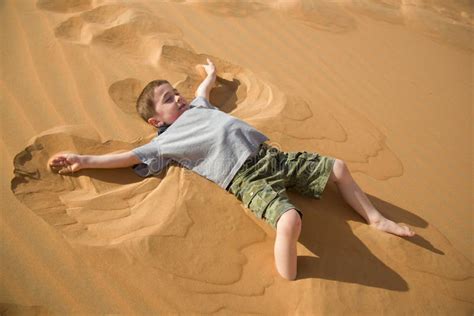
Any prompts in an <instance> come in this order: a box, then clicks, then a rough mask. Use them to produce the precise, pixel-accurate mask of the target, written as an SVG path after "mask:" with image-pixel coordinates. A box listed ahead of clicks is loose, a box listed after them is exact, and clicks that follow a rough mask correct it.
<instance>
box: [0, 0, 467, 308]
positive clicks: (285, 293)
mask: <svg viewBox="0 0 474 316" xmlns="http://www.w3.org/2000/svg"><path fill="white" fill-rule="evenodd" d="M0 14H1V15H0V17H1V19H2V21H3V23H2V28H1V29H0V32H1V33H0V34H1V36H2V46H1V54H2V59H1V69H2V71H1V80H0V91H1V100H2V116H1V124H0V128H1V131H2V137H1V143H0V145H1V146H0V147H1V152H2V161H3V162H4V163H3V164H2V166H1V172H2V173H1V175H2V179H3V181H2V182H1V183H2V186H1V190H2V194H1V196H2V206H3V207H2V210H3V212H2V216H1V227H2V229H1V232H2V252H1V262H2V268H1V270H0V271H1V285H2V286H1V292H0V311H1V312H2V314H6V315H9V314H22V313H23V314H26V313H30V314H35V315H36V314H39V315H42V314H45V315H47V314H64V313H66V314H74V313H77V314H81V315H83V314H103V313H114V314H115V313H116V314H147V315H149V314H157V313H184V314H189V313H198V314H204V313H212V314H217V315H229V314H231V315H232V314H239V315H240V314H244V315H245V314H255V313H264V314H291V315H294V314H301V315H320V314H321V315H328V314H329V315H333V314H350V315H352V314H371V315H372V314H377V315H378V314H389V315H392V314H393V315H399V314H407V313H410V314H411V313H416V314H455V315H470V314H472V313H473V312H474V297H473V295H472V293H474V282H473V276H474V269H473V263H472V262H473V260H474V253H473V249H474V248H473V246H474V244H473V238H472V237H473V235H472V234H473V233H472V232H473V231H474V230H473V228H474V227H473V205H474V198H473V193H472V192H473V191H472V190H473V188H472V184H473V179H474V178H473V177H474V174H473V173H472V170H473V169H472V148H473V145H474V144H473V142H472V136H473V134H472V120H473V116H472V107H473V99H472V91H474V86H473V78H472V71H473V64H472V62H473V52H474V46H473V41H472V38H473V30H474V7H473V5H472V2H470V1H462V0H458V1H441V0H435V1H420V0H418V1H411V0H410V1H396V0H395V1H382V2H380V1H371V0H367V1H337V2H336V1H328V2H323V1H311V0H301V1H296V0H295V1H286V0H285V1H253V2H244V1H218V2H210V1H204V0H202V1H201V0H192V1H191V0H189V1H156V2H152V1H140V0H139V1H133V2H132V1H118V0H117V1H113V0H102V1H99V0H64V1H53V0H36V1H4V3H3V4H2V5H0ZM206 58H210V59H211V60H212V61H213V62H214V63H215V65H216V68H217V75H218V77H217V81H216V85H215V87H214V89H213V90H212V92H211V96H210V100H211V102H212V103H213V104H214V105H216V106H218V107H219V108H220V110H221V111H224V112H226V113H229V114H231V115H234V116H236V117H238V118H240V119H242V120H245V121H246V122H248V123H249V124H252V125H253V126H255V127H256V128H258V129H259V130H260V131H262V132H263V133H264V134H266V135H267V136H268V137H269V138H270V140H271V143H272V144H273V145H274V146H276V147H279V148H280V149H281V150H284V151H303V150H304V151H313V152H318V153H321V154H325V155H331V156H334V157H337V158H340V159H343V160H345V161H346V162H347V164H348V166H349V168H350V170H351V172H352V174H353V176H354V178H355V179H356V181H357V182H358V183H359V185H360V186H361V187H362V188H363V190H364V191H365V192H366V193H367V194H368V196H369V198H370V199H371V201H372V202H373V203H374V205H375V206H376V207H377V209H379V210H380V211H381V212H382V213H383V214H384V215H386V216H387V217H388V218H390V219H392V220H394V221H396V222H400V223H404V224H407V225H409V226H410V227H413V228H414V230H415V231H416V232H417V236H416V237H414V238H411V239H408V238H399V237H397V236H394V235H389V234H384V233H381V232H379V231H376V230H374V229H372V228H371V227H369V226H367V225H366V224H365V222H364V221H363V219H362V218H361V217H360V216H359V215H357V214H356V213H355V212H354V211H353V210H351V208H350V206H349V205H348V204H346V203H345V202H344V201H343V200H342V198H341V195H340V193H339V192H338V190H337V187H335V185H334V184H332V183H331V184H329V185H328V187H327V188H326V190H325V192H324V195H323V197H322V199H321V200H316V199H310V198H307V197H303V196H301V195H298V194H297V193H295V192H291V191H290V192H289V196H290V198H291V200H292V201H293V202H294V203H295V205H297V206H298V207H299V208H300V209H301V210H302V211H303V212H304V220H303V230H302V234H301V236H300V239H299V242H298V278H297V280H296V281H294V282H289V281H286V280H284V279H282V278H281V277H280V276H279V275H278V273H277V271H276V269H275V266H274V258H273V243H274V238H275V231H274V230H273V229H272V228H271V227H270V226H269V225H268V224H266V223H264V222H263V221H261V220H258V219H256V218H255V217H254V215H253V214H252V213H251V212H250V211H249V210H248V209H246V208H245V207H244V206H243V205H242V204H241V203H240V202H239V201H238V200H237V199H236V198H235V197H234V196H232V195H231V194H229V193H227V192H225V191H224V190H222V189H220V188H219V187H218V186H217V185H215V184H214V183H212V182H210V181H209V180H207V179H205V178H202V177H200V176H199V175H197V174H194V173H192V172H191V171H189V170H187V169H184V168H182V167H181V166H180V165H178V164H172V165H171V166H170V167H168V168H167V169H166V170H165V171H164V172H162V173H161V174H160V175H158V176H155V177H151V178H146V179H143V178H140V177H138V176H136V175H135V174H134V173H133V172H132V170H131V169H116V170H92V169H89V170H82V171H80V172H78V173H77V174H75V175H73V176H60V175H57V174H54V173H52V172H51V171H50V170H49V168H48V167H47V161H48V159H49V158H50V157H51V155H53V154H55V153H57V152H61V151H73V152H78V153H82V154H104V153H110V152H120V151H126V150H130V149H132V148H134V147H137V146H139V145H141V144H144V143H146V142H148V141H149V140H150V139H151V138H152V137H153V136H154V135H155V134H154V133H155V131H154V130H153V129H152V128H151V127H150V126H147V125H146V124H145V123H144V122H143V121H142V120H141V119H140V118H139V117H138V115H137V114H136V111H135V100H136V98H137V96H138V94H139V93H140V92H141V89H142V88H143V86H144V85H145V84H146V83H147V82H149V81H150V80H154V79H167V80H169V81H170V82H171V83H172V84H173V86H174V87H176V88H177V89H178V90H179V91H180V92H181V94H182V95H184V96H185V98H186V99H187V100H189V101H190V100H192V99H193V97H194V91H195V90H196V88H197V87H198V85H199V84H200V82H201V80H202V79H203V77H202V73H201V72H200V71H199V68H198V67H197V65H199V64H204V63H205V62H206Z"/></svg>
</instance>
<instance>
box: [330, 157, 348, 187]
mask: <svg viewBox="0 0 474 316" xmlns="http://www.w3.org/2000/svg"><path fill="white" fill-rule="evenodd" d="M348 175H349V169H348V168H347V165H346V163H345V162H344V160H341V159H336V160H335V161H334V165H333V167H332V172H331V176H330V179H331V180H333V181H336V182H337V181H339V180H341V179H344V178H345V177H346V176H348Z"/></svg>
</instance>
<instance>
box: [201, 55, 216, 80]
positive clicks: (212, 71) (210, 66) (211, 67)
mask: <svg viewBox="0 0 474 316" xmlns="http://www.w3.org/2000/svg"><path fill="white" fill-rule="evenodd" d="M201 66H202V67H203V68H204V70H205V71H206V73H207V75H208V76H209V75H211V76H214V75H216V66H214V63H213V62H212V61H211V60H210V59H209V58H207V65H201Z"/></svg>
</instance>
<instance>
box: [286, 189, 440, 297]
mask: <svg viewBox="0 0 474 316" xmlns="http://www.w3.org/2000/svg"><path fill="white" fill-rule="evenodd" d="M288 195H289V196H290V198H291V200H292V201H293V202H294V204H295V206H297V207H299V208H300V209H301V210H302V211H303V212H304V215H303V227H302V232H301V235H300V238H299V240H298V242H300V243H301V244H303V245H304V246H305V247H306V248H307V249H308V250H310V251H311V252H312V253H314V254H316V255H318V256H319V258H315V257H310V256H299V257H298V279H306V278H322V279H327V280H334V281H340V282H348V283H357V284H361V285H365V286H371V287H378V288H384V289H389V290H395V291H407V290H408V289H409V286H408V283H407V282H406V281H405V280H404V279H403V278H402V276H400V275H399V274H398V273H397V272H396V271H394V270H393V269H391V268H390V267H388V266H387V265H385V264H384V263H383V262H382V261H381V260H380V259H378V258H377V257H376V256H375V255H374V254H373V253H372V252H371V251H370V249H369V248H368V247H367V246H366V245H364V244H363V243H362V242H361V240H360V239H358V238H357V237H356V236H355V235H354V233H353V231H352V230H351V228H350V227H349V224H348V223H347V222H348V221H353V222H360V223H363V224H365V221H364V219H363V218H362V217H360V215H359V214H357V213H356V212H355V211H354V210H352V208H351V207H350V206H349V205H348V204H347V203H345V202H344V201H343V200H342V196H341V195H340V193H339V192H338V189H337V187H336V186H335V184H334V183H328V184H327V187H326V188H325V191H324V197H323V196H322V197H321V199H320V200H316V201H315V199H313V198H311V197H305V196H302V195H300V194H298V193H297V192H294V191H292V190H288ZM369 199H370V200H371V201H372V203H373V204H374V206H375V207H376V208H377V209H378V210H380V212H381V213H383V215H384V216H385V217H387V218H389V219H391V220H393V221H395V222H403V223H406V224H407V225H409V226H412V227H427V226H428V223H427V222H426V221H425V220H423V219H422V218H421V217H419V216H417V215H415V214H413V213H411V212H409V211H407V210H404V209H401V208H399V207H397V206H395V205H393V204H390V203H388V202H385V201H383V200H380V199H378V198H376V197H373V196H369ZM375 233H376V234H377V233H380V234H386V233H384V232H379V231H376V232H375ZM393 237H394V238H403V239H405V240H406V241H408V242H411V243H414V244H416V245H418V246H420V247H423V248H425V249H427V250H429V251H432V252H434V253H436V254H442V255H444V253H443V252H442V251H441V250H439V249H437V248H436V247H435V246H433V245H432V244H431V243H430V242H429V241H428V240H426V239H424V238H423V237H422V236H420V235H416V236H414V237H398V236H395V235H393ZM388 251H390V249H388Z"/></svg>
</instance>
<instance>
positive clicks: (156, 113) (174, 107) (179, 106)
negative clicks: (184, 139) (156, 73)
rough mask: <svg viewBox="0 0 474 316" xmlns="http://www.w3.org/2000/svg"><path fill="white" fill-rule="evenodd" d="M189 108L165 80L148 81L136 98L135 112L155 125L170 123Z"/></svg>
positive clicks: (184, 100)
mask: <svg viewBox="0 0 474 316" xmlns="http://www.w3.org/2000/svg"><path fill="white" fill-rule="evenodd" d="M187 109H189V104H188V102H187V101H186V99H185V98H184V97H182V96H181V95H180V94H179V92H178V90H176V89H174V88H173V86H172V85H171V84H170V83H169V82H168V81H167V80H153V81H151V82H149V83H148V84H147V85H146V86H145V88H144V89H143V91H142V93H140V96H139V97H138V100H137V112H138V114H140V116H141V117H142V118H143V119H144V120H145V122H147V123H148V124H151V125H153V126H155V127H160V126H162V125H170V124H172V123H173V122H174V121H176V120H177V119H178V117H179V116H180V115H181V114H183V113H184V111H186V110H187Z"/></svg>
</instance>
